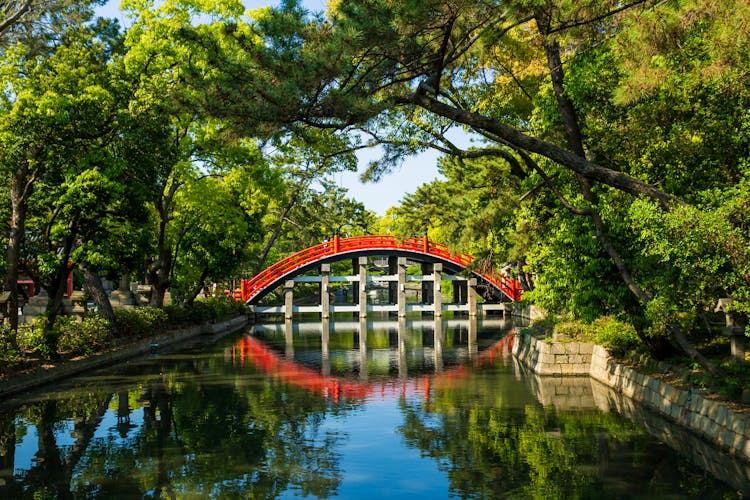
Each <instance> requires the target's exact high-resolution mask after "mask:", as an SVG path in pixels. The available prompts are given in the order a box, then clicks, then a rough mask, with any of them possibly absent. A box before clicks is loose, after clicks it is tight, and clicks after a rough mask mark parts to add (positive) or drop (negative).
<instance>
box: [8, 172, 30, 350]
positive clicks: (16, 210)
mask: <svg viewBox="0 0 750 500" xmlns="http://www.w3.org/2000/svg"><path fill="white" fill-rule="evenodd" d="M29 177H30V174H29V163H28V161H25V162H24V163H23V165H21V167H20V168H19V169H18V170H17V171H16V172H15V174H14V175H13V179H12V180H11V184H10V205H11V220H10V234H9V236H8V248H7V250H6V255H5V263H6V266H7V274H6V280H5V286H6V288H7V289H8V291H9V292H10V297H9V298H8V321H9V323H10V329H11V332H13V333H12V334H11V338H10V341H11V343H12V344H13V345H15V343H16V338H15V332H16V331H18V306H19V303H18V267H19V264H20V258H21V248H22V246H23V240H24V237H25V236H26V212H27V210H28V200H29V196H31V190H32V188H33V180H32V181H31V182H30V181H29ZM31 177H32V178H33V176H31Z"/></svg>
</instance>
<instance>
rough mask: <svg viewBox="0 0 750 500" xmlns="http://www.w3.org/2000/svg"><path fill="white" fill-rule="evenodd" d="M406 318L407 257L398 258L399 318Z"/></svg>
mask: <svg viewBox="0 0 750 500" xmlns="http://www.w3.org/2000/svg"><path fill="white" fill-rule="evenodd" d="M404 316H406V257H399V258H398V317H399V318H401V317H404Z"/></svg>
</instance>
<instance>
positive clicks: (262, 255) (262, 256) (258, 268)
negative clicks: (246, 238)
mask: <svg viewBox="0 0 750 500" xmlns="http://www.w3.org/2000/svg"><path fill="white" fill-rule="evenodd" d="M298 195H299V192H297V193H295V194H294V196H292V198H291V199H290V200H289V203H287V204H286V206H284V209H283V210H282V211H281V215H279V222H278V224H277V225H276V229H274V231H273V234H271V237H270V238H269V239H268V241H267V242H266V246H265V247H263V251H262V252H261V253H260V256H259V257H258V263H257V264H256V265H255V271H254V272H253V275H255V274H258V273H259V272H261V271H262V270H263V268H264V267H265V264H266V258H267V257H268V253H269V252H270V251H271V249H272V248H273V244H274V243H275V242H276V239H277V238H278V237H279V235H280V234H281V229H282V228H283V227H284V219H285V218H286V216H287V214H288V213H289V211H290V210H291V209H292V207H294V205H295V204H296V203H297V196H298Z"/></svg>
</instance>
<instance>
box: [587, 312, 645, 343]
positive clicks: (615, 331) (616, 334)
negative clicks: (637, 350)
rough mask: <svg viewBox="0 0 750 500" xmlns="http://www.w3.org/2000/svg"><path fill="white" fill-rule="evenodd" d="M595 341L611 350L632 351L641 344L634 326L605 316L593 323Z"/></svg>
mask: <svg viewBox="0 0 750 500" xmlns="http://www.w3.org/2000/svg"><path fill="white" fill-rule="evenodd" d="M592 326H593V339H592V340H593V341H594V342H595V343H597V344H599V345H602V346H604V347H607V348H610V349H622V350H625V349H632V348H634V347H637V346H638V345H639V344H640V340H639V339H638V335H637V334H636V332H635V328H633V326H632V325H629V324H627V323H623V322H621V321H618V320H617V319H615V318H613V317H612V316H603V317H601V318H599V319H597V320H596V321H594V323H593V325H592Z"/></svg>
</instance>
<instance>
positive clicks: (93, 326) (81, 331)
mask: <svg viewBox="0 0 750 500" xmlns="http://www.w3.org/2000/svg"><path fill="white" fill-rule="evenodd" d="M55 329H56V330H57V332H58V340H57V350H58V352H60V353H66V354H84V355H91V354H93V353H95V352H97V351H98V350H101V349H102V348H104V347H107V346H108V345H110V344H111V342H112V329H111V328H110V324H109V321H107V320H106V319H104V318H102V317H101V316H99V315H91V316H87V317H85V318H83V319H82V320H80V321H77V320H76V318H75V317H73V316H62V317H60V318H58V319H57V321H56V322H55Z"/></svg>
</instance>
